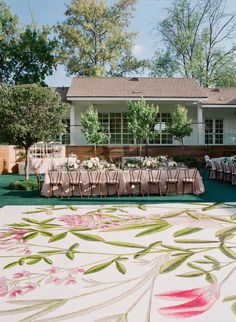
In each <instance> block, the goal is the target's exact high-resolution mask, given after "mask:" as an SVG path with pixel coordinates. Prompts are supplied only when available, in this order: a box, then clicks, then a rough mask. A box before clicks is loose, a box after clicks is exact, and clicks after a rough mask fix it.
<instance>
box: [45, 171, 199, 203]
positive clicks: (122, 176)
mask: <svg viewBox="0 0 236 322" xmlns="http://www.w3.org/2000/svg"><path fill="white" fill-rule="evenodd" d="M100 171H101V179H100V182H101V184H100V189H101V193H102V195H115V194H116V187H115V186H114V185H110V186H109V190H108V191H107V186H106V176H105V170H100ZM80 172H81V179H82V180H81V181H82V195H83V196H91V195H93V196H96V195H99V189H98V187H95V186H94V187H92V191H91V186H90V185H89V177H88V171H87V170H80ZM184 178H185V169H184V168H181V169H180V173H179V179H178V190H179V193H181V194H182V193H183V179H184ZM148 179H149V176H148V170H142V177H141V182H142V190H143V194H144V195H146V194H148V191H149V184H148V181H149V180H148ZM160 179H161V183H160V187H161V192H162V194H165V193H166V187H167V184H166V180H167V170H162V171H161V178H160ZM118 181H119V186H118V191H119V195H120V196H121V195H128V194H129V184H128V182H129V170H118ZM131 191H132V194H133V195H138V194H139V193H140V191H139V189H138V187H137V186H131ZM151 192H152V193H153V194H155V193H157V190H156V187H152V191H151ZM170 192H171V191H170ZM204 192H205V188H204V184H203V180H202V177H201V175H200V173H199V171H197V175H196V179H195V182H194V186H193V189H192V187H191V184H189V185H186V187H185V194H195V195H200V194H202V193H204ZM41 194H42V195H43V196H48V197H50V196H51V187H50V178H49V175H48V173H46V175H45V180H44V183H43V186H42V190H41ZM60 194H61V195H62V197H65V196H71V194H72V191H71V189H70V184H69V176H68V172H67V171H62V187H61V189H60V188H59V187H57V186H55V187H54V189H53V196H58V195H60ZM73 195H74V196H80V191H79V188H78V187H74V192H73Z"/></svg>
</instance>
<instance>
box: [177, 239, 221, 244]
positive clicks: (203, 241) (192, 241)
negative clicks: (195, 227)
mask: <svg viewBox="0 0 236 322" xmlns="http://www.w3.org/2000/svg"><path fill="white" fill-rule="evenodd" d="M175 242H176V243H181V244H208V243H218V240H207V239H176V240H175Z"/></svg>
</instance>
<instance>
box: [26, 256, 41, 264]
mask: <svg viewBox="0 0 236 322" xmlns="http://www.w3.org/2000/svg"><path fill="white" fill-rule="evenodd" d="M41 259H42V258H36V259H31V260H29V261H28V262H27V263H26V264H27V265H34V264H37V263H38V262H40V261H41Z"/></svg>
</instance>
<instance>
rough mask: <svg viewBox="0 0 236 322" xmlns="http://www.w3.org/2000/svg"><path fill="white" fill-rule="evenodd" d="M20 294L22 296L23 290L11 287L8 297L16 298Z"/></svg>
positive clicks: (18, 287)
mask: <svg viewBox="0 0 236 322" xmlns="http://www.w3.org/2000/svg"><path fill="white" fill-rule="evenodd" d="M22 294H23V289H22V287H20V286H16V287H13V288H12V289H11V290H10V292H9V295H10V297H16V296H17V295H22Z"/></svg>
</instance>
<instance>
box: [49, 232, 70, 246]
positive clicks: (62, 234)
mask: <svg viewBox="0 0 236 322" xmlns="http://www.w3.org/2000/svg"><path fill="white" fill-rule="evenodd" d="M66 236H67V232H64V233H60V234H57V235H54V236H52V237H51V238H50V239H49V241H48V242H49V243H52V242H55V241H58V240H61V239H63V238H65V237H66Z"/></svg>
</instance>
